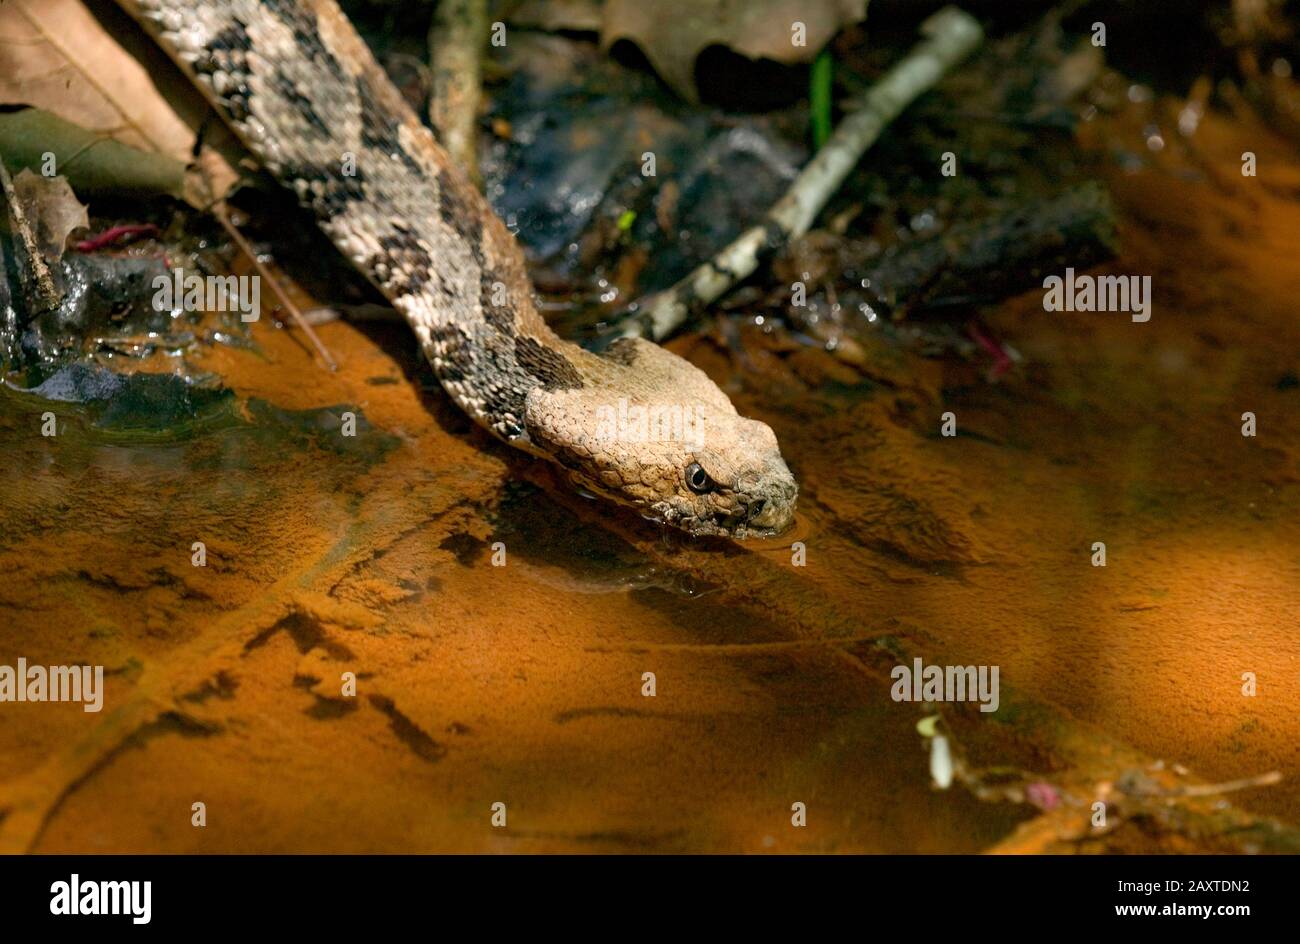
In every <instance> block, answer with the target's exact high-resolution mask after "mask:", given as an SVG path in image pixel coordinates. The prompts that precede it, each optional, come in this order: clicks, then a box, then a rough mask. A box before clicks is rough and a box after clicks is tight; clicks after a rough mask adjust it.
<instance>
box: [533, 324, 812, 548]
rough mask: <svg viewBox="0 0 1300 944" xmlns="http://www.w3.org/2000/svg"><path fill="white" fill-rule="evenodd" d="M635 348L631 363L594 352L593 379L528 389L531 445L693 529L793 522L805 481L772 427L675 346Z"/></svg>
mask: <svg viewBox="0 0 1300 944" xmlns="http://www.w3.org/2000/svg"><path fill="white" fill-rule="evenodd" d="M632 353H634V354H635V360H634V361H633V358H632V357H629V356H628V352H624V361H625V362H627V363H626V365H625V366H627V367H628V368H629V369H628V370H626V371H623V370H619V371H614V370H612V369H610V370H602V369H601V368H600V365H599V364H596V363H594V362H589V363H587V364H585V365H584V367H585V373H586V375H587V376H588V378H589V380H590V383H589V384H588V385H584V386H583V387H581V388H577V389H565V390H543V389H538V390H535V391H533V392H532V393H530V394H529V397H528V406H527V412H526V421H527V428H528V437H529V440H530V444H531V447H532V448H533V450H534V451H536V452H539V453H540V454H542V455H544V456H546V457H547V458H549V459H551V460H552V461H555V462H557V463H559V464H560V465H561V466H563V467H564V468H565V469H566V470H567V471H568V474H569V478H570V479H571V481H572V482H573V483H574V484H575V485H576V486H578V487H579V488H581V489H584V490H586V491H589V492H592V493H594V494H596V495H599V496H601V497H604V498H607V499H609V500H611V501H613V502H616V503H618V504H621V505H624V506H628V507H631V508H632V509H634V510H636V511H637V512H638V513H640V514H641V515H642V516H643V517H646V518H649V519H652V520H654V521H660V522H663V523H664V524H668V525H671V526H673V527H675V528H680V529H681V530H683V531H686V532H688V533H690V534H696V535H719V536H724V537H730V538H736V539H743V538H750V537H772V536H775V535H778V534H780V533H781V532H783V531H785V530H786V529H787V528H788V527H789V526H790V524H791V522H792V521H793V520H794V509H795V501H796V498H797V497H798V493H799V489H798V486H797V485H796V484H795V480H794V476H792V475H791V474H790V470H789V468H787V467H786V464H785V460H784V459H782V457H781V450H780V447H779V445H778V444H777V440H776V434H775V433H773V432H772V430H771V428H770V427H769V426H767V424H765V423H761V422H759V421H757V420H752V419H748V418H746V417H743V416H740V415H739V414H737V413H736V409H735V407H734V406H732V404H731V401H730V400H729V399H728V398H727V396H726V394H724V393H723V392H722V391H721V390H720V389H718V387H717V386H715V385H714V384H713V382H712V381H711V380H709V379H708V377H707V376H705V375H704V373H703V372H701V371H699V370H698V369H697V368H695V367H693V366H691V365H690V364H688V363H687V362H686V361H684V360H682V359H681V358H679V357H677V356H676V355H674V354H671V353H669V352H667V351H664V350H663V349H661V348H659V347H658V346H657V345H653V344H647V343H645V342H639V343H638V345H637V347H636V348H635V349H634V351H633V352H632Z"/></svg>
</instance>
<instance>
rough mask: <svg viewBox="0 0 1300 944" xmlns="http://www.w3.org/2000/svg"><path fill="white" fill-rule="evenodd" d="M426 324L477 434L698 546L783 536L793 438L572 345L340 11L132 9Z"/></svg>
mask: <svg viewBox="0 0 1300 944" xmlns="http://www.w3.org/2000/svg"><path fill="white" fill-rule="evenodd" d="M118 3H119V5H120V6H122V7H123V8H124V9H125V10H126V11H127V12H128V13H129V14H131V16H133V17H134V18H135V19H136V20H137V21H138V22H139V23H140V24H141V25H142V26H143V27H144V28H145V29H146V30H147V31H148V32H149V33H150V35H152V36H153V37H154V39H155V40H156V41H157V42H158V43H159V44H160V45H161V46H162V47H163V48H164V49H165V50H166V51H167V52H168V54H169V55H170V56H171V57H172V59H174V60H175V61H176V63H177V64H178V65H180V67H181V68H182V69H183V70H184V71H185V72H186V74H187V75H189V76H190V77H191V79H193V81H194V82H195V83H196V84H197V85H198V86H199V88H200V89H202V91H203V92H204V94H205V95H206V96H207V98H208V100H209V101H210V102H211V103H212V104H213V106H214V107H215V108H216V110H217V111H218V113H220V114H221V115H222V116H223V118H224V119H225V120H226V121H227V122H228V123H229V124H230V126H231V128H232V129H233V130H234V131H235V133H236V134H237V135H238V136H239V137H240V138H241V139H242V140H243V142H244V144H245V145H246V146H247V147H248V148H249V150H250V151H251V152H252V153H253V154H254V155H256V156H257V158H258V159H259V160H260V161H261V162H262V163H263V165H264V166H265V167H266V169H267V170H268V171H269V172H270V173H271V174H272V175H273V176H274V177H275V178H276V179H277V180H278V181H279V182H280V183H281V184H282V185H284V186H286V187H289V188H291V189H292V190H293V191H294V192H295V193H296V194H297V196H298V199H299V201H300V202H301V203H302V205H303V206H304V207H306V208H307V209H309V210H310V211H311V212H312V213H313V214H314V215H315V217H316V220H317V222H318V223H319V225H320V227H321V229H322V230H324V232H325V233H326V235H328V236H329V238H330V239H331V240H332V241H333V242H334V244H335V245H336V246H337V247H338V248H339V249H340V250H341V251H342V252H343V253H344V254H345V255H346V256H347V257H348V258H349V259H350V260H351V261H352V263H353V264H354V265H355V266H356V267H357V268H358V269H359V270H360V271H361V272H363V273H364V274H365V275H366V276H367V277H368V278H369V279H370V280H371V281H372V282H374V284H375V285H376V286H378V288H379V289H380V290H381V291H382V292H383V293H384V295H385V296H386V297H387V298H388V299H389V301H391V302H392V304H393V305H394V307H396V308H397V309H398V310H399V311H400V312H401V313H402V314H403V315H404V316H405V317H406V320H407V321H408V322H409V323H410V325H411V327H412V329H413V330H414V331H415V334H416V337H417V338H418V339H419V341H420V345H421V347H422V348H423V350H424V353H425V354H426V356H427V357H428V358H429V360H430V362H431V363H432V364H433V368H434V371H435V373H436V374H437V376H438V379H439V380H440V381H441V382H442V385H443V386H444V387H445V388H446V390H447V392H448V393H449V394H450V395H451V396H452V398H453V399H454V400H455V401H456V403H457V404H459V405H460V406H461V407H462V408H463V409H464V410H465V411H466V412H467V413H469V415H470V416H472V417H473V418H474V419H475V420H476V421H477V422H478V423H480V424H482V425H483V426H485V427H486V428H487V429H489V430H491V431H492V432H493V433H494V434H496V435H497V436H498V437H500V438H501V439H503V440H505V441H506V442H508V443H510V444H511V445H514V446H516V447H518V448H521V449H525V450H527V451H528V452H531V453H533V454H535V455H538V456H542V457H544V458H546V459H549V460H551V461H553V462H556V463H558V464H560V465H561V466H563V467H564V468H565V469H567V470H568V473H569V477H570V478H571V480H572V481H573V482H574V483H575V484H576V485H578V486H580V487H581V488H584V489H587V490H589V491H591V492H594V493H596V494H598V495H601V496H604V497H606V498H608V499H610V500H612V501H615V502H617V503H619V504H622V505H627V506H631V507H633V508H635V509H636V510H638V511H639V512H640V513H641V514H642V515H644V516H645V517H648V518H652V519H654V520H657V521H662V522H665V523H667V524H671V525H674V526H676V527H678V528H681V529H683V530H685V531H688V532H691V533H693V534H722V535H729V536H731V537H736V538H743V537H749V536H753V535H771V534H775V533H779V532H780V531H782V530H784V529H785V528H786V527H787V526H788V525H789V524H790V522H791V520H792V518H793V514H794V505H795V498H796V495H797V491H798V490H797V487H796V485H795V482H794V478H793V477H792V476H791V474H790V471H789V469H788V468H787V467H786V464H785V462H784V460H783V459H782V458H781V453H780V449H779V447H778V446H777V441H776V436H775V435H774V434H773V433H772V431H771V429H770V428H768V427H767V426H766V425H764V424H763V423H760V422H757V421H755V420H750V419H746V418H745V417H742V416H739V415H738V414H737V413H736V410H735V408H734V407H733V406H732V404H731V401H730V400H729V399H728V398H727V396H726V394H724V393H723V392H722V391H721V390H719V389H718V387H717V386H716V385H715V384H714V383H713V382H712V381H710V380H709V379H708V377H707V376H705V374H704V373H703V372H702V371H700V370H699V369H697V368H696V367H694V366H692V365H691V364H689V363H687V362H686V361H685V360H683V359H682V358H680V357H677V356H676V355H674V354H672V353H670V352H668V351H665V350H664V349H663V348H661V347H659V346H658V345H656V344H652V343H650V342H648V341H645V340H641V339H635V340H624V341H620V342H618V343H616V344H615V345H613V346H612V347H611V348H610V349H609V350H608V351H606V352H604V353H602V354H594V353H591V352H589V351H585V350H583V349H582V348H579V347H578V346H576V345H574V344H570V343H568V342H566V341H563V340H561V339H560V338H558V337H557V336H556V335H555V334H554V333H553V332H552V331H551V330H550V329H549V328H548V327H547V326H546V324H545V322H544V321H543V320H542V318H541V316H540V315H539V314H538V312H537V308H536V306H535V305H534V302H533V296H532V288H531V285H530V284H529V281H528V276H527V273H526V271H525V268H524V259H523V253H522V251H521V250H520V247H519V245H518V244H517V243H516V242H515V240H514V238H513V237H512V236H511V234H510V233H509V232H508V231H507V230H506V228H505V227H504V226H503V225H502V223H501V222H500V220H498V219H497V217H496V216H495V214H494V213H493V212H492V210H491V208H490V207H489V206H488V204H487V202H486V200H485V199H484V198H483V197H482V195H480V194H479V192H478V191H477V190H476V189H475V188H474V187H473V186H471V185H470V183H469V182H468V180H467V179H466V177H465V175H464V174H463V173H462V172H461V171H460V170H459V169H458V168H457V167H455V166H454V165H453V162H452V161H451V160H450V159H449V158H448V157H447V155H446V153H445V152H444V151H443V150H442V148H441V147H439V146H438V144H437V143H436V141H435V140H434V138H433V135H432V134H431V133H430V132H429V130H428V129H427V128H425V127H424V126H423V125H422V124H421V123H420V121H419V119H418V118H417V117H416V116H415V114H414V112H412V110H411V109H410V108H409V107H408V106H407V104H406V102H405V100H404V99H403V98H402V97H401V95H400V94H399V93H398V92H397V90H396V89H395V88H394V87H393V86H392V84H391V83H390V82H389V81H388V78H387V77H386V76H385V74H384V72H383V71H382V69H380V67H379V66H378V64H377V63H376V62H375V60H374V57H373V56H372V55H371V53H370V51H369V49H368V48H367V47H366V45H365V43H364V42H363V41H362V40H361V38H360V37H359V36H358V35H357V34H356V32H355V30H353V28H352V26H351V24H350V23H349V22H348V20H347V18H346V17H345V16H344V14H343V13H342V11H340V10H339V8H338V7H337V5H336V4H335V3H334V2H333V0H118Z"/></svg>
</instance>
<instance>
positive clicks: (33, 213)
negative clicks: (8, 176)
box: [14, 170, 90, 264]
mask: <svg viewBox="0 0 1300 944" xmlns="http://www.w3.org/2000/svg"><path fill="white" fill-rule="evenodd" d="M14 192H15V193H16V194H17V196H18V199H19V200H20V201H21V202H22V204H23V209H24V210H26V211H27V218H28V219H29V220H31V221H32V224H33V225H34V227H35V229H36V244H37V245H38V246H39V247H40V250H41V255H43V256H45V258H46V260H47V261H48V262H50V263H51V264H53V263H55V262H58V261H59V259H61V258H62V257H63V250H64V248H65V247H66V246H67V243H68V234H69V233H71V232H72V231H73V230H74V229H78V228H80V227H84V226H89V225H90V218H89V217H88V216H87V214H86V207H85V204H83V203H81V202H80V201H79V200H78V199H77V197H76V195H75V194H74V193H73V192H72V188H71V187H70V186H68V181H67V179H66V178H64V177H42V176H41V175H40V174H33V173H32V172H31V171H30V170H24V171H23V172H22V173H20V174H19V175H18V176H17V177H15V178H14Z"/></svg>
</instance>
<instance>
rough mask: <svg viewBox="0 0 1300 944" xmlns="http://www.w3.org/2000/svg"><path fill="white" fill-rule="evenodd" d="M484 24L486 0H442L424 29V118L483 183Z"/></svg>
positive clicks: (453, 155)
mask: <svg viewBox="0 0 1300 944" xmlns="http://www.w3.org/2000/svg"><path fill="white" fill-rule="evenodd" d="M487 25H488V18H487V0H442V2H441V3H439V4H438V10H437V12H436V13H435V14H434V20H433V26H432V27H431V28H430V29H429V60H430V62H431V63H432V64H433V94H432V95H431V96H430V98H429V121H430V123H431V124H432V125H433V127H434V128H435V129H436V130H437V132H438V138H439V139H440V140H441V142H442V146H443V147H444V148H445V149H446V150H447V153H448V154H450V155H451V158H452V160H454V161H455V162H456V163H457V164H459V165H460V166H461V167H462V168H463V169H464V170H465V172H466V173H467V174H469V176H470V179H471V180H473V181H474V185H475V186H477V187H481V186H482V181H481V180H480V178H479V170H478V145H477V138H478V135H477V131H478V109H479V100H480V98H481V97H482V86H483V83H482V71H483V69H482V54H483V45H484V43H485V42H486V39H487Z"/></svg>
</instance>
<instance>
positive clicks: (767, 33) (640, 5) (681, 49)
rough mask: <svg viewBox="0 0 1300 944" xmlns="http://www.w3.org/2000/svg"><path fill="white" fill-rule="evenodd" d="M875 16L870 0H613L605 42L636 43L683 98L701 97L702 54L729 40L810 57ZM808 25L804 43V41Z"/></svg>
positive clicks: (785, 56)
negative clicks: (698, 60) (799, 32)
mask: <svg viewBox="0 0 1300 944" xmlns="http://www.w3.org/2000/svg"><path fill="white" fill-rule="evenodd" d="M866 15H867V0H654V2H653V3H647V2H646V0H609V2H608V3H607V4H606V5H605V13H604V20H603V24H602V26H601V32H600V42H601V46H602V47H604V48H605V49H609V48H610V47H611V46H613V45H614V43H615V41H617V40H619V39H628V40H631V41H632V42H634V43H636V44H637V46H639V47H640V48H641V51H642V52H644V53H645V55H646V58H647V59H649V60H650V64H651V65H653V66H654V67H655V70H656V71H657V72H658V73H659V75H660V76H662V77H663V79H664V81H665V82H667V83H668V84H669V85H671V86H672V87H673V88H674V89H675V90H676V91H677V92H678V94H680V95H681V96H682V97H684V98H686V99H689V100H692V101H693V100H695V98H696V97H697V96H696V88H695V60H696V58H697V57H698V56H699V54H700V53H701V52H702V51H703V50H704V49H706V48H707V47H709V46H713V45H721V46H726V47H727V48H728V49H732V50H735V51H736V52H738V53H740V54H741V55H744V56H748V57H749V58H750V59H773V60H775V61H777V62H783V63H794V62H808V61H810V60H811V59H812V58H813V57H814V56H816V54H817V52H818V51H819V50H820V49H821V48H822V47H823V46H824V45H826V43H828V42H829V41H830V39H831V37H832V36H834V35H835V34H836V33H837V32H838V31H839V30H840V28H841V27H843V26H846V25H848V24H850V23H857V22H859V21H860V20H862V19H863V18H865V17H866ZM796 24H802V26H803V30H802V33H803V36H802V40H803V44H802V45H799V44H797V43H796V36H797V26H796Z"/></svg>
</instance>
